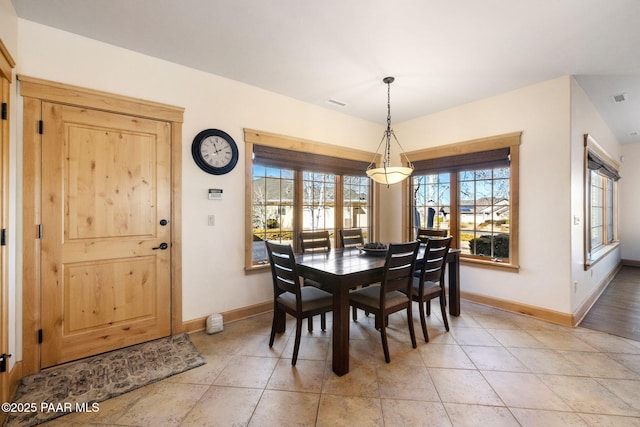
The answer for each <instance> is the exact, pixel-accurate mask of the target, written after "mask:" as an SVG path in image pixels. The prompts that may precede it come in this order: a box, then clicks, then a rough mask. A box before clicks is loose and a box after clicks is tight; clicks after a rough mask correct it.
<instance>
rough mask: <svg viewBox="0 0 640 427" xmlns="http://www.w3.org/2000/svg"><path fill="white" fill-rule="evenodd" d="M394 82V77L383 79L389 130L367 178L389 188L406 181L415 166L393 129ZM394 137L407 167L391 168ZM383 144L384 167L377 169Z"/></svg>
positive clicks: (385, 133) (368, 171)
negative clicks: (392, 86)
mask: <svg viewBox="0 0 640 427" xmlns="http://www.w3.org/2000/svg"><path fill="white" fill-rule="evenodd" d="M394 80H395V78H394V77H385V78H384V79H382V81H383V82H384V83H385V84H386V85H387V129H386V130H385V131H384V135H383V136H382V140H380V144H379V145H378V148H377V149H376V154H375V155H374V156H373V160H372V161H371V163H370V164H369V167H367V176H369V178H371V179H372V180H374V181H375V182H377V183H380V184H385V185H386V186H387V187H389V185H391V184H396V183H398V182H402V181H403V180H404V179H406V178H408V177H409V176H411V173H412V172H413V164H412V163H411V161H410V160H409V158H408V157H407V155H406V154H405V152H404V150H403V149H402V146H401V145H400V142H398V138H396V135H395V133H394V132H393V129H391V83H393V81H394ZM392 137H393V139H394V140H395V141H396V144H398V147H400V152H401V156H400V158H402V157H403V156H404V158H405V160H406V161H407V166H391V138H392ZM383 142H384V143H385V147H384V153H382V166H381V167H378V168H377V167H375V166H376V165H375V160H376V157H377V156H378V151H379V150H380V147H381V146H382V143H383Z"/></svg>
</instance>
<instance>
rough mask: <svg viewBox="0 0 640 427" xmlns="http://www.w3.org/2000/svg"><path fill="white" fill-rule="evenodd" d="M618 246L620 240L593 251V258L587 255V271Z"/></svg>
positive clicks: (585, 268) (585, 264)
mask: <svg viewBox="0 0 640 427" xmlns="http://www.w3.org/2000/svg"><path fill="white" fill-rule="evenodd" d="M618 246H620V241H615V242H613V243H610V244H608V245H606V246H603V247H602V248H600V249H598V250H597V251H595V252H594V253H592V254H591V258H588V257H585V259H586V260H585V263H584V270H585V271H587V270H588V269H590V268H591V267H593V266H594V265H595V264H597V263H598V261H600V260H602V259H604V258H606V256H607V255H608V254H609V253H610V252H611V251H613V250H614V249H615V248H617V247H618Z"/></svg>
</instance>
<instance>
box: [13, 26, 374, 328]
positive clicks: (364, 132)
mask: <svg viewBox="0 0 640 427" xmlns="http://www.w3.org/2000/svg"><path fill="white" fill-rule="evenodd" d="M19 35H20V38H19V44H20V56H21V60H20V63H19V64H18V72H19V74H24V75H28V76H33V77H38V78H43V79H48V80H53V81H57V82H62V83H68V84H73V85H77V86H83V87H88V88H92V89H98V90H103V91H108V92H112V93H116V94H123V95H127V96H132V97H137V98H142V99H147V100H152V101H157V102H162V103H166V104H171V105H177V106H180V107H184V108H185V113H184V126H183V152H182V156H183V169H182V170H183V177H182V178H183V194H182V203H183V233H182V234H183V246H184V251H183V281H182V283H183V317H184V319H183V320H185V321H187V320H191V319H197V318H200V317H204V316H207V315H209V314H211V313H217V312H224V311H228V310H233V309H236V308H241V307H246V306H250V305H253V304H258V303H262V302H266V301H269V300H271V298H272V287H271V282H270V281H271V277H270V275H269V274H256V275H249V276H248V275H245V273H244V264H243V262H244V215H245V212H244V185H245V183H244V162H242V161H240V162H239V163H238V166H237V167H236V168H235V169H234V170H233V171H232V172H231V173H229V174H227V175H223V176H213V175H208V174H206V173H204V172H202V171H201V170H200V169H199V168H198V167H197V166H196V165H195V163H194V162H193V160H192V157H191V142H192V141H193V138H194V136H195V135H196V134H197V133H198V132H200V131H201V130H203V129H207V128H218V129H222V130H224V131H225V132H227V133H229V134H230V135H231V136H232V137H233V138H234V139H235V141H236V143H237V144H238V148H239V150H240V158H241V159H242V158H244V142H243V128H251V129H258V130H264V131H268V132H273V133H279V134H285V135H291V136H296V137H301V138H305V139H310V140H314V141H321V142H326V143H330V144H335V145H343V146H349V147H353V148H360V149H365V150H370V151H372V150H374V149H375V147H376V146H377V143H378V142H379V140H380V136H381V134H382V131H383V130H384V128H383V124H382V123H371V122H367V121H364V120H360V119H356V118H353V117H349V116H346V115H343V114H339V113H336V112H334V111H331V110H329V109H323V108H319V107H316V106H311V105H309V104H305V103H302V102H299V101H296V100H293V99H291V98H287V97H285V96H281V95H277V94H274V93H271V92H268V91H265V90H261V89H258V88H255V87H252V86H248V85H246V84H242V83H239V82H236V81H232V80H229V79H225V78H222V77H219V76H215V75H211V74H207V73H203V72H200V71H196V70H193V69H190V68H187V67H183V66H179V65H176V64H172V63H169V62H166V61H162V60H159V59H155V58H152V57H148V56H145V55H141V54H138V53H135V52H131V51H127V50H124V49H120V48H117V47H114V46H110V45H107V44H104V43H100V42H96V41H93V40H90V39H87V38H83V37H79V36H76V35H73V34H70V33H67V32H63V31H58V30H55V29H52V28H50V27H46V26H42V25H39V24H36V23H33V22H30V21H24V20H19ZM209 188H221V189H223V190H224V193H223V199H222V200H220V201H211V200H208V199H207V190H208V189H209ZM211 214H213V215H215V218H216V221H215V222H216V225H215V226H214V227H209V226H208V225H207V216H208V215H211Z"/></svg>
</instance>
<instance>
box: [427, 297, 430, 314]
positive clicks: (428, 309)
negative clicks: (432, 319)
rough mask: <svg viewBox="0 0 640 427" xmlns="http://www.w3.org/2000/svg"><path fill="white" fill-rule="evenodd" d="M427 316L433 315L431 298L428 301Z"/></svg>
mask: <svg viewBox="0 0 640 427" xmlns="http://www.w3.org/2000/svg"><path fill="white" fill-rule="evenodd" d="M427 316H431V300H428V301H427Z"/></svg>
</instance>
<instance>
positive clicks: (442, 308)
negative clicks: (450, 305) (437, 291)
mask: <svg viewBox="0 0 640 427" xmlns="http://www.w3.org/2000/svg"><path fill="white" fill-rule="evenodd" d="M445 307H446V304H445V303H444V296H443V295H441V296H440V311H442V321H443V322H444V328H445V329H446V330H447V332H449V320H447V309H446V308H445Z"/></svg>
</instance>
